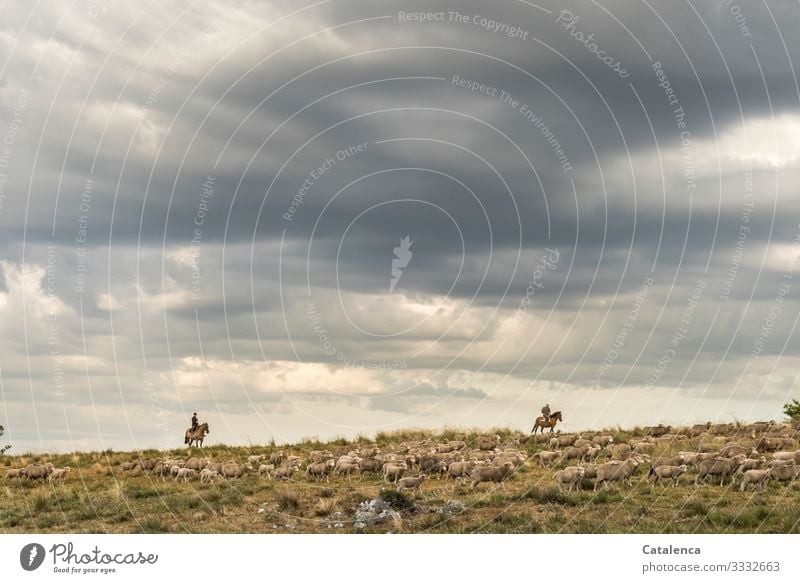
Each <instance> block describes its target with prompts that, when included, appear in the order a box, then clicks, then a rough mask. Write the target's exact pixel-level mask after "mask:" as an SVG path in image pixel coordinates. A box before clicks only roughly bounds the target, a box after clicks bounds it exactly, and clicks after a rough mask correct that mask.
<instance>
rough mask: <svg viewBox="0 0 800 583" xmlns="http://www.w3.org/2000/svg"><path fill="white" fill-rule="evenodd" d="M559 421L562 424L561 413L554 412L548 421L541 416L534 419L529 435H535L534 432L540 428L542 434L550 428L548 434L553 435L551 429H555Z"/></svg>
mask: <svg viewBox="0 0 800 583" xmlns="http://www.w3.org/2000/svg"><path fill="white" fill-rule="evenodd" d="M559 421H561V422H562V423H563V422H564V419H562V418H561V411H556V412H555V413H553V414H551V415H550V419H545V418H544V417H542V416H539V417H537V418H536V421H534V422H533V429H531V433H536V430H537V429H539V428H541V430H542V433H544V430H545V428H546V427H549V428H550V433H553V429H555V426H556V423H558V422H559Z"/></svg>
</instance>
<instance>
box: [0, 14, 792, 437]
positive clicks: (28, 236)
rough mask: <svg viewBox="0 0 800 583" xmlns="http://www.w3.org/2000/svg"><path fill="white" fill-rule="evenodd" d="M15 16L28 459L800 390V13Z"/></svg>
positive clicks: (0, 122) (11, 83)
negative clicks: (195, 426) (202, 425)
mask: <svg viewBox="0 0 800 583" xmlns="http://www.w3.org/2000/svg"><path fill="white" fill-rule="evenodd" d="M0 12H2V18H0V333H2V337H3V341H2V344H0V423H1V424H3V425H4V426H5V427H6V435H5V436H4V437H3V438H2V440H3V441H5V442H11V443H13V445H14V448H15V451H17V452H22V451H26V450H59V451H67V450H72V449H101V448H107V447H114V448H117V449H119V448H133V447H145V446H158V447H166V446H170V445H173V444H180V443H182V432H183V429H184V428H185V427H186V426H187V425H188V422H189V417H190V416H191V413H192V412H193V411H198V412H199V414H200V417H201V420H205V421H208V422H209V424H210V427H211V435H210V436H209V440H210V441H212V442H226V443H244V444H247V443H264V442H267V441H268V440H270V439H273V438H274V439H275V440H276V441H278V442H285V441H294V440H297V439H300V438H302V437H305V436H315V435H316V436H319V437H321V438H330V437H333V436H338V435H344V436H354V435H357V434H359V433H362V434H374V433H375V432H376V431H381V430H393V429H398V428H403V427H439V426H443V425H448V426H468V427H472V426H479V427H491V426H512V427H516V428H519V429H522V430H528V429H530V422H531V419H532V418H533V416H534V415H535V414H536V413H537V412H538V410H539V408H540V407H541V406H542V405H543V404H544V403H545V402H548V403H550V404H551V406H552V408H553V409H554V410H562V411H563V412H564V427H565V428H566V429H569V430H579V429H583V428H599V427H607V426H612V425H616V424H620V425H623V426H626V425H634V424H651V423H658V422H663V423H671V424H679V423H690V422H697V421H705V420H720V421H733V420H737V419H739V420H756V419H770V418H775V419H778V418H780V417H781V405H782V403H784V402H785V401H787V400H788V399H790V398H792V397H797V396H798V393H799V392H800V389H798V388H797V384H796V377H797V372H796V371H797V370H798V364H800V362H799V361H800V359H799V358H798V356H797V354H798V349H800V333H798V331H797V330H796V329H795V328H796V325H797V323H798V315H800V312H798V306H799V305H800V303H798V294H799V293H800V281H797V278H798V277H800V264H798V262H797V259H798V252H800V196H798V192H800V89H799V85H798V79H797V75H796V73H795V66H796V64H800V39H798V37H797V34H796V31H797V30H798V28H800V9H798V5H797V3H796V2H789V1H788V0H787V1H784V0H776V1H774V2H769V3H744V2H741V3H737V2H734V1H723V0H713V1H712V0H703V1H694V0H692V1H682V2H678V3H669V5H668V6H666V5H663V4H659V3H651V2H648V1H647V0H641V1H640V2H636V1H634V2H627V1H626V2H620V1H616V0H601V1H600V2H582V1H579V2H558V3H555V2H528V1H524V0H502V1H501V2H487V1H486V0H484V1H482V2H479V1H474V0H458V1H456V0H442V1H439V0H426V1H424V2H422V1H414V0H408V1H379V2H366V1H364V0H362V1H360V2H359V1H347V0H344V1H340V0H322V1H306V0H300V1H296V0H293V1H291V2H290V1H288V0H285V1H262V2H257V1H252V2H238V1H236V0H229V1H225V2H221V1H214V0H207V1H176V2H170V3H167V4H164V3H160V4H154V3H150V4H147V5H145V4H142V3H127V2H119V3H117V2H114V1H113V0H98V1H96V2H94V3H90V2H78V3H74V4H72V5H71V6H69V5H67V4H64V5H61V4H57V5H52V4H48V5H46V6H39V5H34V4H29V3H12V4H8V3H7V4H5V5H3V7H2V8H0ZM796 272H798V273H796Z"/></svg>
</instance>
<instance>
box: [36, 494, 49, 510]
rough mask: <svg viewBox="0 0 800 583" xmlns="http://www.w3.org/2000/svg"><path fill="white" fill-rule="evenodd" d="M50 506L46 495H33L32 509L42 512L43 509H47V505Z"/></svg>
mask: <svg viewBox="0 0 800 583" xmlns="http://www.w3.org/2000/svg"><path fill="white" fill-rule="evenodd" d="M48 506H50V502H49V501H48V500H47V496H42V495H41V494H38V495H36V496H34V497H33V509H34V510H36V511H37V512H42V511H43V510H47V507H48Z"/></svg>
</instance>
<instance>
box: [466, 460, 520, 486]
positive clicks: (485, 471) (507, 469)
mask: <svg viewBox="0 0 800 583" xmlns="http://www.w3.org/2000/svg"><path fill="white" fill-rule="evenodd" d="M513 471H514V465H513V464H512V463H511V462H506V463H505V464H503V465H502V466H500V467H496V466H484V467H478V468H475V470H474V471H473V472H472V483H471V485H470V486H471V488H472V489H473V490H474V489H475V488H477V487H478V485H479V484H480V483H481V482H498V483H499V484H500V486H501V487H502V488H503V490H505V489H506V485H505V482H504V480H505V479H506V477H507V476H509V475H510V474H511V472H513Z"/></svg>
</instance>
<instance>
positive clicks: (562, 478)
mask: <svg viewBox="0 0 800 583" xmlns="http://www.w3.org/2000/svg"><path fill="white" fill-rule="evenodd" d="M585 471H586V470H585V469H584V468H582V467H580V466H570V467H568V468H564V469H563V470H558V471H557V472H556V473H555V474H554V475H553V478H554V479H555V481H556V486H558V491H559V492H563V485H564V484H568V485H569V488H568V490H567V492H571V491H572V487H573V486H575V489H576V490H580V489H581V480H582V479H583V474H584V472H585Z"/></svg>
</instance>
